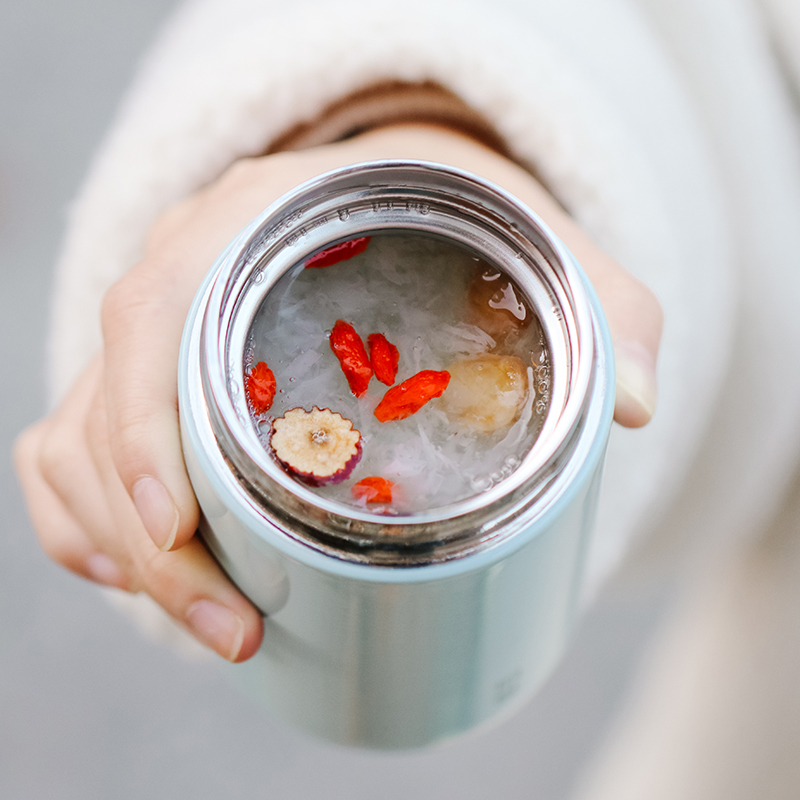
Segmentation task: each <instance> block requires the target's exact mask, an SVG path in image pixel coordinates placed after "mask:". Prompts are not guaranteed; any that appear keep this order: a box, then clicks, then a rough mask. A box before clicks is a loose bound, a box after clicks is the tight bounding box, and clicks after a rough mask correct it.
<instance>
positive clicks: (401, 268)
mask: <svg viewBox="0 0 800 800" xmlns="http://www.w3.org/2000/svg"><path fill="white" fill-rule="evenodd" d="M337 259H341V260H338V261H337ZM326 264H327V266H326ZM339 320H342V321H343V323H347V324H348V325H349V326H352V329H353V330H354V332H355V334H357V336H358V337H360V339H361V340H362V341H363V343H364V345H365V347H366V346H367V342H368V337H369V336H370V335H371V334H383V336H384V337H385V338H386V340H388V342H389V343H390V344H391V345H394V346H395V347H396V348H397V374H396V379H395V380H394V384H393V386H391V387H390V386H387V385H385V384H384V383H382V382H380V381H379V380H378V379H377V378H376V377H375V376H373V377H372V378H371V379H368V380H367V382H366V383H364V382H363V381H362V384H363V386H362V388H363V387H365V388H363V393H361V392H359V393H361V396H360V397H356V395H355V394H354V391H353V389H352V388H351V385H350V383H349V381H348V377H347V376H346V374H345V371H344V369H343V366H342V364H341V363H340V360H339V358H337V355H336V354H335V353H334V351H333V349H332V346H331V341H330V337H331V332H332V331H333V330H334V328H335V326H336V325H337V321H339ZM343 323H342V324H343ZM344 331H345V329H344V328H343V327H341V324H340V327H339V328H338V329H337V331H336V334H335V336H334V338H335V340H336V341H338V340H339V337H340V334H342V333H343V332H344ZM348 335H349V334H348ZM348 341H349V340H348ZM348 346H349V345H348ZM367 352H369V351H367ZM356 360H358V359H356ZM261 362H263V363H264V364H265V365H266V367H268V368H269V370H271V372H272V375H274V382H275V383H274V385H275V393H274V399H273V400H272V404H271V406H270V407H269V410H268V411H265V410H263V407H260V406H259V404H258V402H255V403H254V402H253V397H252V396H251V397H250V399H251V412H252V418H253V423H254V425H256V426H257V430H258V431H259V436H260V438H261V441H262V442H263V444H264V447H265V448H266V449H267V450H268V451H269V452H271V453H272V455H273V456H274V457H276V459H277V460H278V461H279V463H283V465H284V466H285V468H286V469H287V471H289V472H290V474H292V466H291V463H284V460H283V459H282V456H281V453H279V452H277V450H273V447H272V446H271V444H270V440H271V436H272V433H273V430H275V431H277V430H278V428H279V426H280V425H282V424H284V419H289V420H293V419H296V418H298V417H302V419H303V425H305V426H306V427H305V428H303V430H304V431H305V430H306V429H308V431H310V432H306V433H303V434H302V435H303V436H307V437H308V440H309V442H310V443H311V444H309V446H311V445H312V444H314V443H316V444H317V445H322V446H323V447H327V448H328V451H325V452H324V453H322V454H321V456H320V457H321V458H322V457H323V456H324V460H325V462H326V466H325V470H326V472H325V475H326V476H328V475H329V474H332V475H333V476H334V477H333V479H330V478H328V477H326V478H325V479H323V480H315V478H314V475H313V472H314V468H311V469H310V472H311V477H309V471H308V470H309V468H308V467H304V469H305V470H306V471H305V472H303V473H302V474H301V473H300V472H299V471H298V473H297V474H295V477H297V478H298V479H299V480H301V481H302V482H303V483H305V484H306V485H311V486H314V491H316V492H318V493H319V494H321V495H323V496H325V497H327V498H329V499H332V500H336V501H338V502H341V503H344V504H346V505H350V506H354V507H356V508H362V509H366V510H369V511H372V512H375V513H388V514H395V515H409V514H413V513H414V512H419V511H424V510H429V509H434V508H438V507H442V506H446V505H449V504H451V503H454V502H457V501H459V500H463V499H466V498H468V497H471V496H473V495H475V494H478V493H480V492H483V491H486V490H487V489H489V488H491V487H492V486H493V485H494V484H496V483H497V482H498V481H500V480H502V479H503V478H505V477H507V476H508V475H510V474H511V473H512V472H513V471H514V469H516V467H517V466H518V465H519V464H520V462H521V460H522V458H523V457H524V456H525V454H526V453H527V452H528V451H529V450H530V447H531V445H532V444H533V442H534V440H535V439H536V436H537V435H538V433H539V430H540V429H541V425H542V421H543V416H544V414H545V413H546V410H547V403H548V400H549V397H548V396H547V394H546V392H545V393H543V392H542V388H543V386H544V388H546V382H545V384H542V383H541V382H540V381H541V376H542V375H543V374H544V375H546V374H547V372H548V370H549V358H548V353H547V347H546V343H545V340H544V336H543V334H542V329H541V326H540V324H539V321H538V319H537V318H536V316H535V314H534V313H533V312H532V310H531V306H530V304H529V303H528V302H527V300H526V299H525V297H524V296H523V295H522V293H521V291H520V289H519V288H518V287H517V286H516V284H515V283H514V282H513V281H512V280H511V279H510V278H509V277H508V276H507V275H506V274H505V273H503V272H501V271H500V270H498V269H497V268H495V267H494V266H492V265H490V264H488V263H487V262H486V261H484V260H482V259H481V258H479V257H478V256H477V255H476V254H475V253H473V252H472V251H470V250H468V249H466V248H464V247H461V246H460V245H456V244H454V243H452V242H448V241H444V240H442V239H440V238H437V237H433V236H430V235H424V234H419V233H411V232H392V233H375V234H373V235H371V236H370V237H360V238H358V239H356V240H351V242H348V243H344V244H343V245H340V246H338V248H329V249H326V250H324V251H323V252H322V253H321V254H318V255H317V256H315V257H312V258H311V259H309V260H307V261H306V262H305V263H303V264H299V265H298V266H297V267H296V268H295V269H294V270H292V271H291V272H290V273H289V274H287V275H286V276H284V278H282V279H281V280H280V281H279V282H278V284H277V285H276V286H275V287H274V288H273V289H272V290H271V291H270V292H269V293H268V294H267V296H266V298H265V299H264V301H263V303H262V305H261V307H260V308H259V310H258V312H257V313H256V315H255V318H254V321H253V324H252V327H251V330H250V335H249V337H248V342H247V346H246V348H245V354H244V365H243V366H244V371H245V375H250V374H252V373H253V371H254V370H255V369H256V365H260V363H261ZM266 367H263V366H259V367H258V369H259V370H261V371H262V372H260V373H259V374H262V375H263V374H266V373H264V372H263V370H265V369H266ZM367 368H368V367H367ZM423 371H424V373H425V375H428V374H430V375H438V376H439V377H438V378H436V380H438V381H445V382H446V388H445V389H444V391H443V393H441V394H440V396H437V397H433V398H432V399H430V400H429V401H427V402H425V403H424V404H423V405H421V407H420V408H419V409H418V410H416V411H415V412H414V413H410V415H408V416H407V417H405V418H402V419H391V420H390V421H386V422H381V421H379V419H378V418H377V417H376V415H375V412H376V408H377V407H378V404H379V402H380V401H381V400H382V398H383V397H384V395H386V394H387V392H389V393H391V392H394V395H392V397H396V396H397V394H398V391H399V390H396V387H398V386H399V385H401V384H403V385H406V384H404V382H405V381H407V380H408V379H411V378H412V377H413V376H415V375H417V374H418V373H420V372H423ZM444 373H446V374H447V375H448V377H447V378H442V377H441V375H442V374H444ZM362 377H363V376H362ZM367 378H368V376H367ZM270 380H271V376H270ZM419 380H420V381H422V379H421V378H420V379H419ZM535 383H536V385H537V386H538V389H539V391H538V392H537V391H536V389H535V387H534V384H535ZM248 391H249V390H248ZM414 392H415V386H414V385H413V384H412V387H411V389H410V390H409V391H408V392H406V393H404V394H403V398H404V399H405V398H407V397H408V395H412V396H413V395H414ZM271 393H272V392H271V389H270V391H269V394H271ZM387 400H391V398H387ZM389 405H390V407H392V408H393V407H394V405H393V404H392V402H389ZM395 405H396V404H395ZM298 408H300V409H304V410H305V412H307V413H306V414H299V413H295V414H290V415H289V417H288V418H287V416H286V415H287V412H290V411H292V410H294V409H298ZM382 408H383V405H382ZM314 409H318V410H320V411H323V410H325V409H329V410H330V412H331V414H330V415H324V414H322V415H318V414H316V412H315V411H314ZM312 414H313V415H314V416H313V417H312V416H310V415H312ZM378 414H379V416H380V414H381V409H378ZM318 419H319V420H328V421H329V422H330V423H331V426H332V427H331V428H330V430H328V428H326V427H325V425H327V423H326V422H322V423H320V424H319V425H317V427H318V428H319V429H318V430H313V431H312V430H311V428H314V424H312V423H313V422H314V420H318ZM309 420H310V421H309ZM338 420H344V421H345V424H344V427H342V424H341V423H339V422H338ZM350 422H351V423H352V430H355V431H357V432H360V434H361V440H360V442H359V443H358V447H359V448H360V452H359V453H358V454H357V456H355V457H354V456H353V453H354V445H353V434H352V432H351V429H350V428H349V427H348V426H347V423H350ZM309 425H311V428H309V427H308V426H309ZM287 426H288V422H287V423H286V424H285V428H284V432H285V430H289V428H288V427H287ZM320 426H321V427H320ZM336 436H340V437H344V438H346V439H347V441H348V442H349V444H348V447H349V450H348V452H347V455H346V458H344V457H343V458H342V464H343V465H345V466H346V470H345V469H344V468H343V470H337V467H336V466H335V465H334V466H333V467H331V466H330V463H329V461H330V459H329V456H330V455H331V452H330V448H334V449H335V445H334V444H331V443H332V442H333V439H334V438H335V437H336ZM284 438H285V437H284ZM337 441H338V440H337ZM312 455H313V454H312ZM335 456H336V454H335V452H334V453H333V457H334V458H335ZM290 461H291V459H290ZM345 462H346V464H345ZM303 463H304V464H306V463H308V462H307V461H305V460H304V462H303ZM345 472H346V474H344V473H345ZM365 479H369V480H365ZM316 484H320V485H316ZM364 487H367V488H366V489H365V488H364ZM370 487H372V488H370ZM374 487H381V491H378V490H377V489H376V490H375V491H373V489H374Z"/></svg>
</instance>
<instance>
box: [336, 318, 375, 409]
mask: <svg viewBox="0 0 800 800" xmlns="http://www.w3.org/2000/svg"><path fill="white" fill-rule="evenodd" d="M331 350H333V352H334V354H335V355H336V358H338V359H339V363H340V364H341V365H342V372H344V376H345V378H347V383H348V384H349V385H350V391H352V393H353V394H354V395H355V396H356V397H363V396H364V394H365V393H366V391H367V387H368V386H369V379H370V378H371V377H372V366H371V364H370V363H369V358H368V356H367V351H366V350H365V349H364V342H363V341H361V337H360V336H359V335H358V334H357V333H356V330H355V328H354V327H353V326H352V325H351V324H350V323H349V322H345V321H344V320H342V319H337V320H336V324H335V325H334V326H333V330H332V331H331Z"/></svg>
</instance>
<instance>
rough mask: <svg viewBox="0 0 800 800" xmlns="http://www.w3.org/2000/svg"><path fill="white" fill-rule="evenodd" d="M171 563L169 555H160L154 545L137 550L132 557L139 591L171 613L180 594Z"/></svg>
mask: <svg viewBox="0 0 800 800" xmlns="http://www.w3.org/2000/svg"><path fill="white" fill-rule="evenodd" d="M171 563H172V560H171V559H170V558H169V554H168V553H162V552H161V551H160V550H158V549H157V548H156V547H155V545H153V546H152V547H150V546H148V547H145V548H142V549H139V550H138V552H137V553H135V554H134V556H133V566H134V572H135V574H136V576H137V585H138V586H139V588H140V590H141V591H144V592H145V593H146V594H149V595H150V597H152V598H153V600H155V601H156V602H157V603H158V604H159V605H161V606H163V607H164V608H165V609H166V610H167V611H170V613H173V610H174V609H173V608H172V606H174V604H175V603H176V602H177V600H178V598H179V596H180V595H181V593H182V592H181V587H180V585H179V583H178V580H177V579H176V576H175V574H174V570H173V569H172V568H171Z"/></svg>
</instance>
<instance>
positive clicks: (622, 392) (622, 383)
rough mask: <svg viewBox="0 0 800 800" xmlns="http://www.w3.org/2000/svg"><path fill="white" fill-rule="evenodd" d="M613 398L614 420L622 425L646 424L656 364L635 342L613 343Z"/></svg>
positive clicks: (654, 395) (652, 410)
mask: <svg viewBox="0 0 800 800" xmlns="http://www.w3.org/2000/svg"><path fill="white" fill-rule="evenodd" d="M614 358H615V362H616V370H617V387H616V388H617V397H616V404H615V408H614V417H615V419H616V420H617V421H618V422H620V423H621V424H622V425H626V426H628V427H631V428H638V427H641V426H642V425H646V424H647V423H648V422H649V421H650V418H651V417H652V416H653V414H654V413H655V410H656V398H657V396H658V389H657V386H656V364H655V360H654V359H653V356H652V354H651V353H650V351H649V350H648V349H647V348H646V347H645V346H644V345H642V344H639V343H638V342H627V341H623V342H615V343H614Z"/></svg>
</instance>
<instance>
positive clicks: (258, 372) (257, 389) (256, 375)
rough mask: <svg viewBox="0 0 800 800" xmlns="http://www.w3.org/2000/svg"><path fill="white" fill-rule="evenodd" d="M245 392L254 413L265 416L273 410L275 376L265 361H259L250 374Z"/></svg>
mask: <svg viewBox="0 0 800 800" xmlns="http://www.w3.org/2000/svg"><path fill="white" fill-rule="evenodd" d="M245 390H246V392H247V399H248V401H249V402H250V408H252V409H253V413H255V414H263V413H264V412H266V411H269V410H270V408H272V401H273V400H274V399H275V375H273V373H272V370H271V369H270V368H269V367H268V366H267V365H266V364H265V363H264V362H263V361H259V362H258V364H256V365H255V367H253V369H251V370H250V372H249V373H248V375H247V380H246V381H245Z"/></svg>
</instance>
